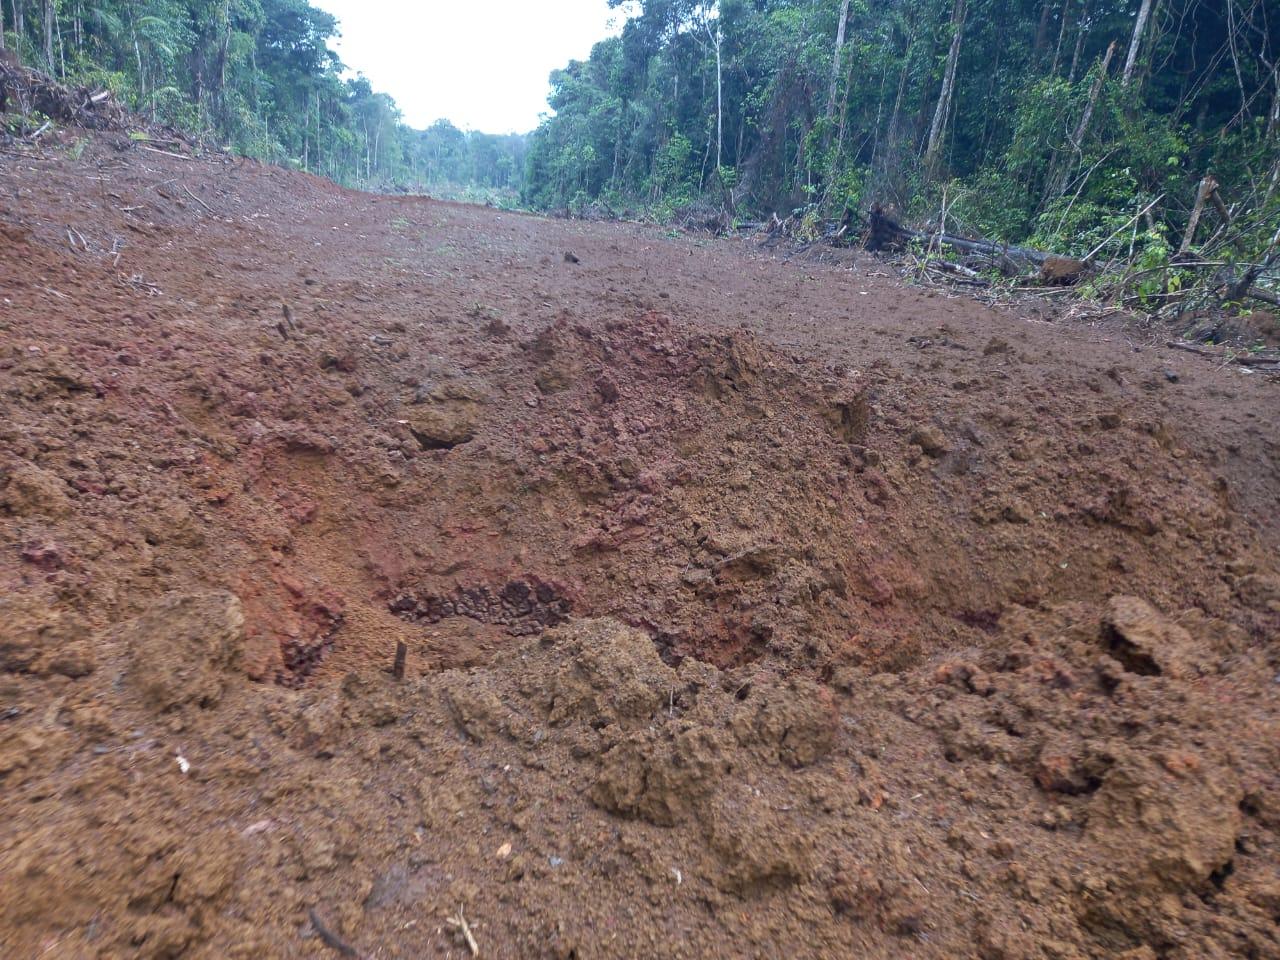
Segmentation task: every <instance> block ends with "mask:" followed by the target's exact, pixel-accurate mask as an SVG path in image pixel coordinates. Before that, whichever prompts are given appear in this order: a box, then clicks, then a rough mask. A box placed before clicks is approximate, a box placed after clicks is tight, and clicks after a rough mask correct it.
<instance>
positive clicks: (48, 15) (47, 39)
mask: <svg viewBox="0 0 1280 960" xmlns="http://www.w3.org/2000/svg"><path fill="white" fill-rule="evenodd" d="M40 19H41V20H42V21H43V23H42V24H41V25H42V26H43V27H44V62H45V65H46V66H48V68H49V75H50V76H52V75H53V73H54V71H55V70H56V69H57V66H58V65H57V63H56V62H54V59H53V19H54V13H53V0H44V12H43V16H41V18H40Z"/></svg>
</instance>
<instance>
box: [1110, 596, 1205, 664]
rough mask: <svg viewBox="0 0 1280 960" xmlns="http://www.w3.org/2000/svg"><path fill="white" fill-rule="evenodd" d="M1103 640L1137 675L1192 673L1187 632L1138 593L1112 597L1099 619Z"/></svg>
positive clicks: (1190, 647)
mask: <svg viewBox="0 0 1280 960" xmlns="http://www.w3.org/2000/svg"><path fill="white" fill-rule="evenodd" d="M1103 640H1104V641H1105V643H1106V645H1107V648H1108V650H1109V652H1110V653H1111V655H1112V656H1114V657H1115V658H1116V659H1117V660H1119V661H1120V663H1122V664H1123V665H1124V668H1125V669H1126V670H1128V671H1129V672H1130V673H1136V674H1139V675H1141V676H1160V675H1162V674H1167V675H1169V676H1171V677H1179V678H1180V677H1186V676H1191V675H1194V670H1193V666H1192V664H1191V662H1190V659H1191V651H1192V648H1193V647H1194V643H1193V641H1192V639H1191V636H1190V634H1188V633H1187V631H1186V630H1184V629H1183V628H1182V627H1180V626H1178V625H1177V624H1176V623H1172V622H1170V621H1169V620H1168V619H1166V618H1165V617H1164V616H1163V615H1162V614H1161V613H1160V612H1159V611H1158V610H1156V609H1155V607H1153V606H1151V604H1149V603H1147V602H1146V601H1145V600H1141V599H1139V598H1138V597H1112V598H1111V600H1110V602H1109V603H1108V604H1107V616H1106V619H1105V620H1104V621H1103Z"/></svg>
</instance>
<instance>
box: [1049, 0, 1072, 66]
mask: <svg viewBox="0 0 1280 960" xmlns="http://www.w3.org/2000/svg"><path fill="white" fill-rule="evenodd" d="M1070 9H1071V0H1062V13H1061V14H1060V16H1061V17H1062V21H1061V22H1060V23H1059V24H1058V44H1057V46H1055V47H1054V48H1053V65H1052V66H1051V67H1049V76H1051V77H1056V76H1057V75H1058V63H1059V61H1061V59H1062V41H1063V39H1064V38H1065V37H1066V35H1067V11H1069V10H1070Z"/></svg>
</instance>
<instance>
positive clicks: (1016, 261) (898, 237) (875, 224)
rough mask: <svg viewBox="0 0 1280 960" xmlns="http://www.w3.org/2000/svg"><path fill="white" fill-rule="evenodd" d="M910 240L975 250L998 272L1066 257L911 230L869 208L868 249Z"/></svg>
mask: <svg viewBox="0 0 1280 960" xmlns="http://www.w3.org/2000/svg"><path fill="white" fill-rule="evenodd" d="M911 240H919V241H921V242H923V243H926V244H929V245H932V244H934V243H938V244H945V245H946V246H948V247H951V248H953V249H955V250H961V251H963V252H965V253H973V254H978V255H979V256H983V257H986V258H987V259H989V260H990V261H991V262H992V263H993V264H995V265H996V266H997V267H999V268H1000V270H1001V272H1005V273H1021V272H1025V271H1026V269H1027V268H1028V267H1036V268H1040V267H1043V266H1044V264H1045V262H1046V261H1047V260H1050V259H1057V260H1066V259H1067V258H1062V257H1057V256H1056V255H1055V254H1052V253H1046V252H1044V251H1043V250H1033V249H1031V248H1030V247H1014V246H1009V245H1008V244H1004V243H995V242H994V241H991V240H971V239H969V238H967V237H957V236H954V235H952V234H949V233H942V232H939V231H934V232H925V231H921V230H913V229H911V228H910V227H907V226H904V225H903V224H901V223H899V222H898V221H897V220H895V219H894V218H893V217H892V216H890V215H889V214H888V212H886V211H885V209H884V208H883V207H882V206H880V204H876V205H875V206H873V207H872V208H871V229H870V232H869V234H868V238H867V249H868V250H891V249H896V248H899V247H901V246H903V245H905V244H906V243H907V242H909V241H911ZM1078 275H1079V274H1078V273H1077V276H1078Z"/></svg>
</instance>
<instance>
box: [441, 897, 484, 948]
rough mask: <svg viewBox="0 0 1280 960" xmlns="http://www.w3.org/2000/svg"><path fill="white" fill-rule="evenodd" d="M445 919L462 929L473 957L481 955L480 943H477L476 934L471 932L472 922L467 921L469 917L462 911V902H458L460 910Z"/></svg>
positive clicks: (452, 925) (451, 924) (450, 924)
mask: <svg viewBox="0 0 1280 960" xmlns="http://www.w3.org/2000/svg"><path fill="white" fill-rule="evenodd" d="M445 921H446V922H447V923H448V924H449V926H451V927H456V928H458V929H459V930H460V931H462V937H463V939H464V940H466V941H467V949H468V950H470V951H471V955H472V956H473V957H478V956H480V945H479V944H478V943H476V938H475V936H473V935H472V933H471V924H469V923H467V918H466V917H465V916H464V915H463V913H462V904H458V912H457V914H455V915H454V916H452V917H446V918H445Z"/></svg>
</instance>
